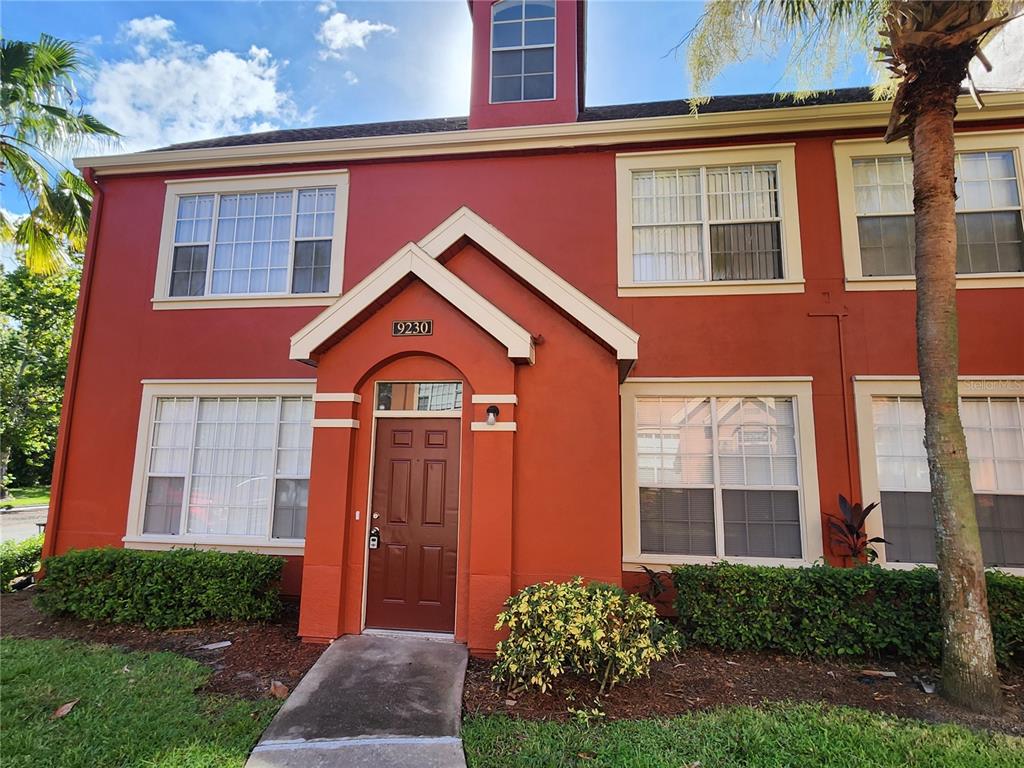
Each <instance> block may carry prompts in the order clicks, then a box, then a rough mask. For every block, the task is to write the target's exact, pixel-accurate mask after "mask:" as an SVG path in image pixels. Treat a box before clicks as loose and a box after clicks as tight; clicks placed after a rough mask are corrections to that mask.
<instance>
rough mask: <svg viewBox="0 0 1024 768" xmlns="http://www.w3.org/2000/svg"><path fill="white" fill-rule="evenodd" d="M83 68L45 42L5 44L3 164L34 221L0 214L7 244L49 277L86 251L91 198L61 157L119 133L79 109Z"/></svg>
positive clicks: (70, 51) (0, 109)
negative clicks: (77, 83) (73, 255)
mask: <svg viewBox="0 0 1024 768" xmlns="http://www.w3.org/2000/svg"><path fill="white" fill-rule="evenodd" d="M81 71H82V61H81V58H80V56H79V54H78V51H77V50H76V49H75V46H74V45H73V44H72V43H69V42H66V41H64V40H58V39H57V38H54V37H51V36H49V35H40V37H39V41H38V42H35V43H29V42H23V41H20V40H4V41H3V42H2V43H0V163H2V165H3V167H4V170H6V171H8V172H9V173H10V175H11V176H12V177H13V178H14V181H15V183H16V184H17V187H18V190H19V191H20V193H21V194H22V195H23V197H24V199H25V203H26V207H27V208H28V211H29V212H28V214H27V215H25V216H24V217H20V218H19V219H18V220H13V219H12V218H11V217H9V216H7V215H5V214H4V212H3V211H0V240H2V241H3V242H7V243H13V244H14V247H15V252H16V253H17V254H18V256H19V258H20V259H21V260H22V262H23V263H24V264H25V265H26V266H27V267H28V268H29V269H30V270H31V271H32V272H34V273H37V274H50V273H52V272H55V271H57V270H59V269H61V268H62V267H64V266H66V265H67V264H68V262H69V258H70V253H72V252H81V251H82V250H84V249H85V240H86V234H87V231H88V226H89V210H90V207H91V205H92V190H91V189H90V188H89V185H88V184H86V183H85V181H84V180H83V179H82V177H81V176H79V175H78V174H77V173H75V172H74V171H73V170H71V169H69V168H67V167H66V166H65V165H64V163H63V162H62V161H61V159H60V158H61V157H62V156H65V155H66V154H67V153H69V152H72V151H74V150H75V149H76V148H77V147H79V146H80V145H81V144H82V142H83V141H85V140H89V139H106V140H111V139H113V138H116V137H117V136H118V133H117V132H116V131H115V130H114V129H113V128H110V127H108V126H106V125H104V124H103V123H101V122H100V121H99V120H97V119H96V118H95V117H93V116H92V115H89V114H87V113H85V112H83V111H82V110H81V108H80V106H79V105H78V96H77V93H76V91H75V85H74V78H75V77H76V76H78V75H80V74H81Z"/></svg>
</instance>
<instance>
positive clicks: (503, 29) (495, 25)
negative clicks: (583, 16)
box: [491, 0, 555, 103]
mask: <svg viewBox="0 0 1024 768" xmlns="http://www.w3.org/2000/svg"><path fill="white" fill-rule="evenodd" d="M554 97H555V0H502V2H499V3H495V4H494V6H493V7H492V8H491V102H492V103H497V102H507V101H538V100H542V99H553V98H554Z"/></svg>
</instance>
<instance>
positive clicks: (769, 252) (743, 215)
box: [632, 163, 784, 283]
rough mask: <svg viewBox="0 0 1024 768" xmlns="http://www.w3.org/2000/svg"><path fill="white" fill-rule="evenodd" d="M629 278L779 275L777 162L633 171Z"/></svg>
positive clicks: (652, 280)
mask: <svg viewBox="0 0 1024 768" xmlns="http://www.w3.org/2000/svg"><path fill="white" fill-rule="evenodd" d="M632 201H633V211H632V228H633V280H634V282H637V283H701V282H711V281H726V280H740V281H742V280H780V279H782V278H783V277H784V274H783V272H784V270H783V266H782V264H783V251H782V248H783V245H782V217H781V210H780V201H779V173H778V166H777V164H774V163H768V164H754V165H725V166H706V167H704V166H702V167H698V168H674V169H663V170H636V171H633V172H632Z"/></svg>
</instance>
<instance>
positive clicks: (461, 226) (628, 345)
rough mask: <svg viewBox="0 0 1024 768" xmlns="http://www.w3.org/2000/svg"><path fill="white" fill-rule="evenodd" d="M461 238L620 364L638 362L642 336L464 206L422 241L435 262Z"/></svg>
mask: <svg viewBox="0 0 1024 768" xmlns="http://www.w3.org/2000/svg"><path fill="white" fill-rule="evenodd" d="M462 237H468V238H469V239H470V240H472V241H473V242H475V243H476V244H477V245H479V246H480V247H481V248H482V249H483V250H485V251H486V252H487V253H489V254H490V255H491V256H493V257H494V258H495V259H497V260H498V261H499V262H501V263H502V264H503V265H504V266H505V267H506V268H508V269H509V270H510V271H512V272H513V273H514V274H516V275H518V276H519V277H520V278H522V279H523V280H524V281H525V282H526V283H527V284H528V285H531V286H533V287H534V288H535V289H536V290H537V291H539V292H540V293H541V294H542V295H544V296H546V297H547V298H548V299H549V300H550V301H551V302H552V303H554V304H555V305H556V306H558V307H561V308H562V309H563V310H564V311H565V312H567V313H568V314H569V315H570V316H572V317H573V318H574V319H575V320H576V321H577V322H579V323H580V325H582V326H583V327H584V328H587V329H589V330H590V331H591V332H592V333H594V334H595V335H596V336H597V337H598V338H600V339H601V340H602V341H603V342H604V343H605V344H607V345H608V346H609V347H610V348H611V349H613V350H615V354H616V357H617V358H618V359H619V360H630V361H631V360H636V359H637V347H638V345H639V340H640V335H639V334H638V333H637V332H636V331H634V330H633V329H632V328H630V327H629V326H628V325H626V324H625V323H623V322H622V321H621V320H619V319H618V318H617V317H615V315H613V314H612V313H611V312H609V311H608V310H606V309H605V308H604V307H602V306H601V305H600V304H598V303H597V302H595V301H594V300H593V299H591V298H590V297H588V296H587V295H586V294H584V293H583V292H581V291H580V290H578V289H577V288H575V287H574V286H572V285H571V284H570V283H568V282H567V281H566V280H565V279H563V278H562V277H560V276H559V275H558V274H556V273H555V272H554V271H552V270H551V269H549V268H548V267H547V266H545V265H544V264H543V263H541V262H540V261H539V260H538V259H536V258H535V257H534V256H532V255H530V254H529V253H527V252H526V251H524V250H523V249H522V248H520V247H519V246H518V245H516V244H515V243H514V242H513V241H512V240H510V239H509V238H508V237H507V236H506V235H504V234H503V233H502V232H501V231H500V230H498V229H497V228H495V227H494V226H492V225H491V224H489V223H488V222H487V221H485V220H484V219H483V218H481V217H480V216H478V215H477V214H476V213H474V212H473V211H472V210H471V209H470V208H467V207H466V206H463V207H462V208H460V209H459V210H457V211H456V212H455V213H453V214H452V215H451V216H449V217H448V218H447V219H445V220H444V221H443V222H442V223H441V224H439V225H438V226H437V227H435V228H434V230H433V231H431V232H430V233H429V234H427V235H426V236H425V237H424V238H423V239H421V240H420V241H419V245H420V247H421V248H422V249H423V250H424V251H425V252H426V253H427V254H429V255H430V256H431V257H432V258H435V259H436V258H438V257H439V256H440V255H441V254H443V253H444V252H445V251H447V250H448V249H449V248H451V247H452V245H454V244H455V243H456V242H458V240H459V239H460V238H462Z"/></svg>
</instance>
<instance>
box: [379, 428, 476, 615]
mask: <svg viewBox="0 0 1024 768" xmlns="http://www.w3.org/2000/svg"><path fill="white" fill-rule="evenodd" d="M459 437H460V433H459V420H458V419H432V418H412V419H402V418H393V419H392V418H381V419H378V420H377V444H376V448H375V452H374V462H373V496H372V500H371V505H370V520H369V521H368V524H369V525H370V527H371V529H372V528H377V529H378V530H379V532H380V538H379V541H380V544H379V545H378V547H377V548H376V549H371V550H370V551H369V568H368V575H367V582H366V626H367V627H377V628H388V629H418V630H430V631H434V632H452V631H454V628H455V569H456V559H457V556H458V540H459V530H458V529H459ZM371 532H372V531H371Z"/></svg>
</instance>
